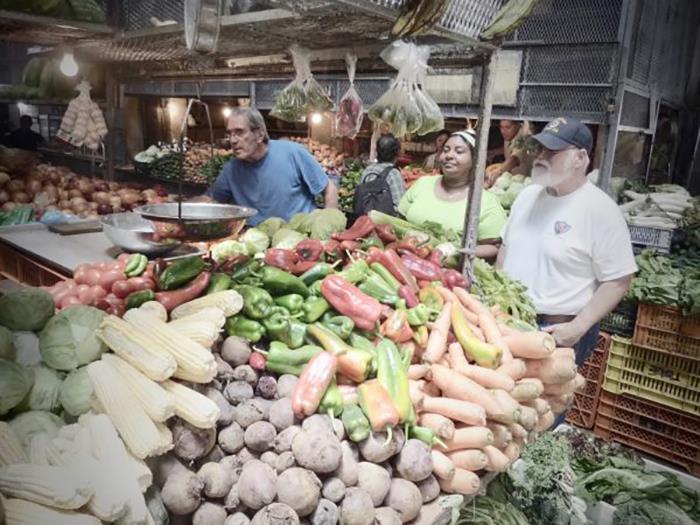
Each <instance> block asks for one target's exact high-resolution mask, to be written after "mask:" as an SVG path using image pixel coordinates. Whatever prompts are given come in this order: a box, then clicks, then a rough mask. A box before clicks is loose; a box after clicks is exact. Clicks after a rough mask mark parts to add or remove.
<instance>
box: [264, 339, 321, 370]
mask: <svg viewBox="0 0 700 525" xmlns="http://www.w3.org/2000/svg"><path fill="white" fill-rule="evenodd" d="M319 352H323V348H321V347H320V346H315V345H304V346H302V347H300V348H297V349H294V350H292V349H290V348H289V347H288V346H287V345H286V344H284V343H281V342H279V341H272V342H271V343H270V349H269V350H268V351H267V362H268V364H269V363H281V364H285V365H290V366H299V365H305V364H306V363H308V362H309V361H310V360H311V358H312V357H313V356H315V355H316V354H318V353H319Z"/></svg>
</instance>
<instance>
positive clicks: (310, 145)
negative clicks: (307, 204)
mask: <svg viewBox="0 0 700 525" xmlns="http://www.w3.org/2000/svg"><path fill="white" fill-rule="evenodd" d="M284 140H291V141H292V142H296V143H298V144H303V145H304V146H305V147H306V149H308V150H309V151H310V152H311V154H312V155H313V156H314V158H315V159H316V161H318V163H319V164H320V165H321V166H323V169H324V170H326V173H327V174H328V175H332V176H335V177H342V176H343V175H344V173H345V154H344V153H340V152H339V151H338V150H337V149H335V148H334V147H333V146H330V145H328V144H323V143H322V142H319V141H317V140H314V139H309V138H305V137H285V138H284Z"/></svg>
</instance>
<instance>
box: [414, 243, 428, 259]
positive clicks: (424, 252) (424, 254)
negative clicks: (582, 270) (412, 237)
mask: <svg viewBox="0 0 700 525" xmlns="http://www.w3.org/2000/svg"><path fill="white" fill-rule="evenodd" d="M416 256H417V257H419V258H420V259H427V258H428V257H429V256H430V246H421V247H419V248H418V250H416Z"/></svg>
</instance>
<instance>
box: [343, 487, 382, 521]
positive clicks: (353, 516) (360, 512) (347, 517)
mask: <svg viewBox="0 0 700 525" xmlns="http://www.w3.org/2000/svg"><path fill="white" fill-rule="evenodd" d="M340 521H341V523H343V525H373V523H374V505H373V504H372V498H371V497H370V495H369V494H367V493H366V492H365V491H364V490H362V489H358V488H357V487H350V488H349V489H348V490H347V492H346V493H345V499H343V504H342V505H341V506H340Z"/></svg>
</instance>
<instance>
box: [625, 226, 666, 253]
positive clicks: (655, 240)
mask: <svg viewBox="0 0 700 525" xmlns="http://www.w3.org/2000/svg"><path fill="white" fill-rule="evenodd" d="M627 227H628V228H629V231H630V240H631V241H632V244H633V245H637V246H641V247H643V248H644V249H653V250H656V251H659V252H662V253H668V252H669V251H670V250H671V241H672V239H673V232H674V230H672V229H666V228H650V227H648V226H633V225H631V224H628V225H627Z"/></svg>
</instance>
